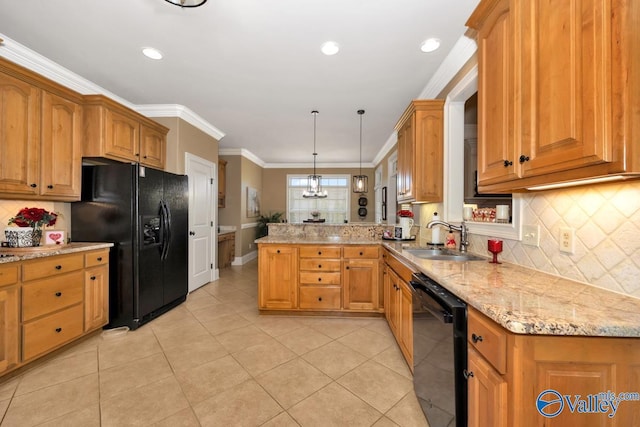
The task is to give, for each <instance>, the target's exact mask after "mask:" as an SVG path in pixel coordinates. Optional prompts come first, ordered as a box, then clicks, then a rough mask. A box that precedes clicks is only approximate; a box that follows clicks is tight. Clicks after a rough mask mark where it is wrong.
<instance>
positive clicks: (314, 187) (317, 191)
mask: <svg viewBox="0 0 640 427" xmlns="http://www.w3.org/2000/svg"><path fill="white" fill-rule="evenodd" d="M311 114H313V174H312V175H309V176H308V177H307V189H306V190H304V191H303V192H302V197H304V198H306V199H310V198H314V199H323V198H325V197H327V196H328V194H327V190H323V189H322V177H321V176H320V175H318V174H316V156H317V155H318V153H316V116H317V115H318V112H317V111H316V110H313V111H312V112H311Z"/></svg>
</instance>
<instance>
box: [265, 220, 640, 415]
mask: <svg viewBox="0 0 640 427" xmlns="http://www.w3.org/2000/svg"><path fill="white" fill-rule="evenodd" d="M356 227H362V228H359V229H358V228H356ZM385 228H386V227H385V226H382V225H368V226H357V225H349V226H344V228H342V227H341V226H331V225H294V224H288V225H287V224H275V225H270V226H269V236H267V237H264V238H262V239H258V240H257V241H256V242H257V243H258V246H259V251H260V252H259V304H260V309H261V311H263V312H264V311H266V312H269V313H276V312H278V311H281V312H287V313H290V312H291V311H297V312H301V311H304V310H311V312H313V314H322V312H323V311H324V312H325V314H326V315H350V314H351V313H352V310H351V309H348V308H347V307H348V303H349V298H347V295H350V293H353V285H352V284H350V287H351V289H345V284H346V283H349V282H348V281H347V280H345V276H344V274H350V273H349V269H347V267H348V266H349V263H350V262H352V260H351V258H350V257H351V256H352V255H353V249H354V248H358V252H357V253H358V254H360V249H361V248H366V249H367V250H368V251H371V252H370V253H375V251H376V250H377V251H378V252H377V253H378V255H379V258H377V259H373V258H368V260H369V261H370V267H371V268H372V269H373V270H372V271H375V268H374V267H372V266H373V264H376V263H377V264H378V265H379V266H378V270H377V271H378V275H375V274H374V273H370V275H369V276H368V277H369V279H368V280H363V281H362V282H358V286H362V287H363V289H365V288H366V290H367V292H369V294H367V295H368V296H369V297H370V299H371V300H372V302H373V303H374V305H372V306H368V307H367V308H366V309H360V310H359V311H356V313H358V314H360V315H362V314H363V313H366V314H374V315H380V314H382V313H384V314H385V315H386V316H387V319H388V320H389V310H394V311H396V312H397V310H398V307H397V306H393V305H390V301H391V299H388V298H387V297H388V296H389V295H393V291H390V289H389V288H390V287H391V286H393V285H395V287H394V289H399V290H406V289H407V288H409V292H410V287H409V286H408V281H409V280H410V277H411V273H412V272H422V273H424V274H426V275H427V276H429V277H431V278H432V279H434V280H435V281H437V282H438V283H439V284H440V285H442V286H443V287H445V288H446V289H448V290H449V291H451V292H452V293H454V294H455V295H457V296H458V297H459V298H460V299H462V300H464V301H465V302H466V303H467V305H468V324H467V337H468V348H469V350H468V368H467V371H468V372H467V373H468V375H469V377H468V385H469V420H470V421H471V420H475V421H476V422H480V421H479V420H485V421H486V420H490V421H487V422H488V424H487V425H489V424H490V425H494V426H507V425H509V426H519V425H531V423H532V422H533V420H542V419H543V418H542V416H541V415H540V414H539V412H538V410H537V409H536V399H537V397H538V395H539V394H540V393H542V392H543V391H545V390H548V389H551V390H557V391H558V392H559V393H562V394H563V395H564V394H567V395H572V396H573V395H582V396H583V397H584V396H589V395H597V393H600V392H607V391H612V392H615V393H618V392H638V391H640V363H639V362H638V361H639V360H640V300H638V299H635V298H631V297H627V296H624V295H620V294H617V293H613V292H610V291H607V290H603V289H600V288H596V287H592V286H589V285H586V284H583V283H579V282H575V281H572V280H567V279H564V278H561V277H557V276H553V275H549V274H546V273H542V272H539V271H535V270H531V269H527V268H524V267H520V266H517V265H514V264H508V263H504V264H499V265H496V264H490V263H488V262H485V261H484V260H479V261H467V262H458V261H435V260H426V259H422V258H418V257H416V256H413V255H412V254H411V253H410V252H408V251H406V250H405V249H408V247H409V246H419V245H420V244H421V243H420V242H419V241H418V242H416V243H406V242H392V241H383V240H381V236H382V231H383V230H384V229H385ZM311 251H313V252H311ZM362 253H363V254H364V252H362ZM347 254H348V256H347ZM311 260H312V261H311ZM313 268H315V269H317V271H315V273H316V275H317V277H316V276H312V277H316V280H315V281H311V280H308V277H309V276H308V271H307V270H308V269H313ZM328 277H333V278H334V280H333V281H330V283H328V284H327V283H326V280H331V279H325V278H328ZM362 277H365V276H364V275H363V276H361V278H362ZM318 279H321V280H318ZM310 282H313V283H310ZM319 283H320V284H319ZM367 284H369V285H370V286H367ZM323 292H324V293H323ZM357 292H359V295H363V293H362V291H361V290H358V291H357ZM376 292H377V293H376ZM310 295H312V297H313V298H315V302H314V303H313V304H311V305H308V304H310V303H309V301H314V300H313V299H312V298H310ZM327 295H329V296H328V297H327ZM376 297H377V299H376ZM326 298H328V299H329V301H330V302H328V303H326V305H325V304H324V303H325V299H326ZM396 298H398V297H396ZM375 301H377V305H375ZM401 301H402V299H401ZM407 304H408V305H409V306H410V304H411V300H410V298H409V300H408V301H407V300H406V299H404V305H405V310H402V308H401V307H402V305H403V303H402V302H401V303H400V305H399V307H400V310H401V313H400V314H399V316H400V319H402V318H403V317H404V318H405V319H404V320H400V321H399V324H400V326H398V322H396V326H395V328H394V325H393V324H392V322H391V321H390V326H391V329H392V331H393V332H394V335H395V336H396V340H397V341H398V344H399V346H400V347H401V350H403V354H404V355H405V358H406V359H407V363H408V364H409V365H410V367H412V364H413V360H412V358H413V356H414V354H413V349H414V348H417V347H419V346H420V345H422V344H423V343H419V342H412V341H411V337H412V335H413V332H412V331H410V330H407V329H410V328H411V327H412V326H411V325H412V322H411V320H410V319H409V320H407V319H406V317H407V316H411V309H410V307H409V309H408V310H407V309H406V305H407ZM487 396H491V398H487ZM576 416H580V415H578V414H573V413H571V412H569V410H565V411H564V413H562V414H560V415H558V416H557V417H556V418H553V419H552V422H551V424H549V425H563V423H564V425H568V424H569V423H570V422H571V420H572V419H573V418H571V417H576ZM603 416H604V417H606V415H603ZM548 421H549V420H547V422H548ZM615 421H616V422H618V423H620V424H618V425H637V424H639V423H640V402H638V401H628V402H620V405H619V407H618V408H617V412H616V414H615ZM556 423H557V424H556ZM470 425H474V424H470Z"/></svg>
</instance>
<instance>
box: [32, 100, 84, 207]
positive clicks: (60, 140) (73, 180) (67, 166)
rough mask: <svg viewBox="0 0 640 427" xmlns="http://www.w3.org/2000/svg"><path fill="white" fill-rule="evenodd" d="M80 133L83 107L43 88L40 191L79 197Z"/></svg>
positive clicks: (57, 195) (74, 197) (61, 195)
mask: <svg viewBox="0 0 640 427" xmlns="http://www.w3.org/2000/svg"><path fill="white" fill-rule="evenodd" d="M81 137H82V107H81V106H80V105H78V104H76V103H75V102H72V101H69V100H67V99H64V98H62V97H60V96H57V95H54V94H51V93H47V92H43V93H42V140H41V144H42V167H41V172H40V176H41V180H40V182H41V188H40V194H42V195H43V196H49V197H55V198H64V199H67V200H80V181H81V175H82V169H81V168H82V140H81Z"/></svg>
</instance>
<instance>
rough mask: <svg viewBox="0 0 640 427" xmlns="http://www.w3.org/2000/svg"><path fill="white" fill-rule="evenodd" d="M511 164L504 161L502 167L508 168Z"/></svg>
mask: <svg viewBox="0 0 640 427" xmlns="http://www.w3.org/2000/svg"><path fill="white" fill-rule="evenodd" d="M512 164H513V162H510V161H509V160H505V161H504V167H505V168H508V167H509V166H511V165H512Z"/></svg>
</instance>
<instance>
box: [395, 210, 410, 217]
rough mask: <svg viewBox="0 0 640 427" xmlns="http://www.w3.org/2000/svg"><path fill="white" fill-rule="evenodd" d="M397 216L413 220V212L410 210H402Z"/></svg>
mask: <svg viewBox="0 0 640 427" xmlns="http://www.w3.org/2000/svg"><path fill="white" fill-rule="evenodd" d="M396 215H397V216H399V217H401V218H413V212H412V211H410V210H408V209H401V210H399V211H398V213H397V214H396Z"/></svg>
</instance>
